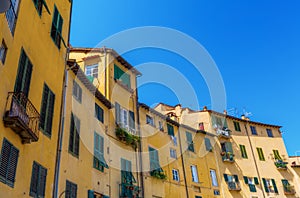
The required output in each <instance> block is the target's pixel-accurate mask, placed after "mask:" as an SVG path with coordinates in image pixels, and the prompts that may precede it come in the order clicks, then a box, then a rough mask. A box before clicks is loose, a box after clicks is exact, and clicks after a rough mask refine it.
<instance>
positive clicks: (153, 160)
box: [149, 147, 160, 171]
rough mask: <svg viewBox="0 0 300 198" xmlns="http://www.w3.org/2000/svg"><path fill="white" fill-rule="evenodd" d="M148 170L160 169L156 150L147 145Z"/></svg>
mask: <svg viewBox="0 0 300 198" xmlns="http://www.w3.org/2000/svg"><path fill="white" fill-rule="evenodd" d="M149 157H150V171H153V170H157V169H160V165H159V157H158V151H157V150H156V149H154V148H151V147H149Z"/></svg>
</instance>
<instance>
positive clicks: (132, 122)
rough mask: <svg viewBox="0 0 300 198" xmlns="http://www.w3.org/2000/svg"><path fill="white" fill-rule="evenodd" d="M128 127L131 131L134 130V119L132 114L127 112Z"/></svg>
mask: <svg viewBox="0 0 300 198" xmlns="http://www.w3.org/2000/svg"><path fill="white" fill-rule="evenodd" d="M129 127H130V128H131V129H135V118H134V112H132V111H129Z"/></svg>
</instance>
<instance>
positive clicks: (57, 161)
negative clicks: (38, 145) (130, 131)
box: [53, 1, 73, 198]
mask: <svg viewBox="0 0 300 198" xmlns="http://www.w3.org/2000/svg"><path fill="white" fill-rule="evenodd" d="M70 3H71V7H70V16H69V32H68V47H67V51H66V57H65V68H64V77H63V87H62V96H61V106H60V122H59V130H58V139H57V149H56V159H55V169H54V184H53V186H54V187H53V197H54V198H57V197H58V183H59V173H60V160H61V150H62V141H63V133H64V122H65V113H66V98H67V95H66V91H67V86H68V69H67V67H68V66H67V61H68V59H69V55H70V47H69V46H70V35H71V21H72V12H73V1H70Z"/></svg>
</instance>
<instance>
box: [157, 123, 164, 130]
mask: <svg viewBox="0 0 300 198" xmlns="http://www.w3.org/2000/svg"><path fill="white" fill-rule="evenodd" d="M158 128H159V130H160V131H164V126H163V123H162V122H161V121H158Z"/></svg>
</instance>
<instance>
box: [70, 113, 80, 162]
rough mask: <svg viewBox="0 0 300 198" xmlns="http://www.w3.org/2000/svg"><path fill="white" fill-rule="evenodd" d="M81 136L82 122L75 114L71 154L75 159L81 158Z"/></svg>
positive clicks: (72, 119) (72, 120) (71, 131)
mask: <svg viewBox="0 0 300 198" xmlns="http://www.w3.org/2000/svg"><path fill="white" fill-rule="evenodd" d="M79 134H80V120H79V119H78V118H77V117H76V116H75V115H74V114H73V113H71V122H70V137H69V152H70V153H72V154H73V155H74V156H75V157H79V142H80V137H79Z"/></svg>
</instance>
